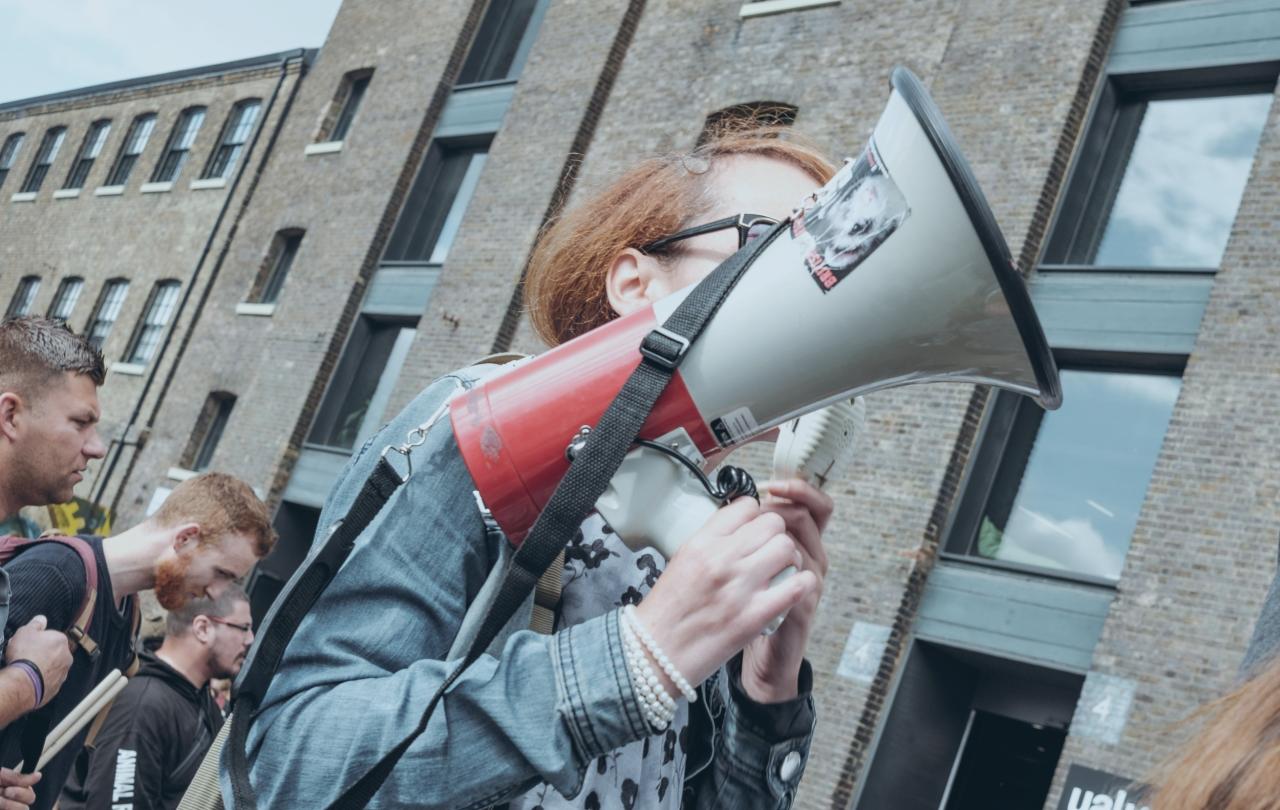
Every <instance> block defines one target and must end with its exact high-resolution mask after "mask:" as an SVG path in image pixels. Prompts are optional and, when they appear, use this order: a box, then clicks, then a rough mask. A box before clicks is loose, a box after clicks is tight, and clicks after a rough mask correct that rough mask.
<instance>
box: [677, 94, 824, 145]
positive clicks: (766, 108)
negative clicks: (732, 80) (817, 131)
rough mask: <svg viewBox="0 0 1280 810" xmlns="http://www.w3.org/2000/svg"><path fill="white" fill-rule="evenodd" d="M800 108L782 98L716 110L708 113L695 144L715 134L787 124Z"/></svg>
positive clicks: (712, 138)
mask: <svg viewBox="0 0 1280 810" xmlns="http://www.w3.org/2000/svg"><path fill="white" fill-rule="evenodd" d="M799 111H800V108H799V107H797V106H795V105H794V104H787V103H786V102H784V101H750V102H747V103H746V104H735V105H733V106H732V107H725V108H724V109H723V110H716V111H715V112H713V113H711V114H710V115H708V116H707V120H706V121H705V122H704V123H703V125H702V132H701V134H699V135H698V144H697V145H698V146H702V145H703V144H704V143H706V142H707V141H710V140H714V139H715V138H717V137H721V136H724V135H727V134H730V133H734V132H745V131H748V130H753V129H761V128H766V127H789V126H791V125H792V124H794V123H795V122H796V113H798V112H799Z"/></svg>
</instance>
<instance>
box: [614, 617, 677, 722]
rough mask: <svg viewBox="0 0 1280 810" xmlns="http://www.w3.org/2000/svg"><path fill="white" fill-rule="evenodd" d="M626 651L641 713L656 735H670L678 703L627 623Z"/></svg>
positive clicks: (624, 625) (623, 624) (625, 626)
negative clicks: (665, 732)
mask: <svg viewBox="0 0 1280 810" xmlns="http://www.w3.org/2000/svg"><path fill="white" fill-rule="evenodd" d="M620 626H621V628H622V651H623V654H624V655H625V656H626V659H627V670H628V672H630V674H631V682H632V684H633V685H634V687H635V692H636V700H637V702H638V703H639V704H640V713H641V714H642V715H643V716H644V720H645V724H646V725H648V727H649V730H650V731H652V732H654V733H655V734H656V733H658V732H662V731H666V729H667V727H668V726H669V725H671V721H672V720H674V719H675V716H676V702H675V700H673V699H672V698H671V695H669V694H667V689H666V687H665V686H663V685H662V683H661V682H660V681H659V680H658V676H657V673H655V672H654V670H653V665H652V664H650V663H649V657H648V656H647V655H645V652H644V647H643V646H642V645H641V644H640V639H638V638H637V637H636V635H635V633H633V632H632V630H631V627H630V626H628V624H627V622H625V621H624V622H621V623H620Z"/></svg>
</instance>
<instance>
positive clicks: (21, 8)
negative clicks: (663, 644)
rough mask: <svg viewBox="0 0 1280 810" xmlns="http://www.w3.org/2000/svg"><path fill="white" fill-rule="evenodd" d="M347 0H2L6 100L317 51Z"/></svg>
mask: <svg viewBox="0 0 1280 810" xmlns="http://www.w3.org/2000/svg"><path fill="white" fill-rule="evenodd" d="M339 5H341V0H218V2H207V1H206V2H197V0H0V102H4V101H12V100H14V99H20V98H28V97H31V96H39V95H44V94H45V93H56V92H59V91H62V90H71V89H74V88H77V87H85V86H88V85H93V84H101V83H103V82H112V81H117V80H119V79H130V78H135V77H138V76H147V75H150V74H153V73H166V72H168V71H171V70H182V69H183V68H189V67H198V66H200V65H209V64H214V63H217V62H228V61H231V60H233V59H243V58H245V57H249V56H260V55H262V54H267V53H274V52H276V51H284V50H289V49H291V48H298V47H307V48H315V47H319V46H320V45H321V44H323V43H324V38H325V34H326V33H328V31H329V26H330V24H331V23H332V22H333V18H334V15H336V14H337V12H338V6H339Z"/></svg>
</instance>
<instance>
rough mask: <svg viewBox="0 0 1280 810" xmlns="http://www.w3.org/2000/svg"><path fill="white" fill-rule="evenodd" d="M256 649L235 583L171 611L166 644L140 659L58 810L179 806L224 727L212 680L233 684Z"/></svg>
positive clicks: (159, 809) (149, 809) (160, 809)
mask: <svg viewBox="0 0 1280 810" xmlns="http://www.w3.org/2000/svg"><path fill="white" fill-rule="evenodd" d="M252 643H253V625H252V619H251V618H250V615H249V598H248V597H247V596H246V595H245V592H244V590H243V589H241V588H240V586H239V585H236V584H234V583H233V584H231V585H228V586H227V588H226V589H225V590H223V591H222V594H221V595H220V596H219V597H218V598H217V599H193V600H191V601H190V602H188V603H187V604H186V605H184V606H183V607H181V608H179V609H178V610H174V611H170V613H169V616H168V618H167V619H166V623H165V637H164V643H163V644H161V645H160V649H158V650H156V652H155V654H154V655H153V654H150V653H142V655H141V658H142V668H141V669H140V670H139V671H138V674H137V675H136V676H135V677H134V678H133V679H132V680H130V681H129V685H128V686H126V687H125V689H124V691H123V692H121V693H120V697H119V698H117V700H116V702H115V705H114V706H112V707H111V713H110V714H109V715H107V720H106V723H105V724H104V725H103V727H102V732H101V733H100V734H99V735H98V740H97V743H96V744H95V745H94V747H93V749H92V750H90V749H85V750H83V751H82V752H81V753H80V757H79V759H78V760H77V762H76V766H75V768H74V770H73V772H72V775H71V778H70V779H69V780H67V785H66V787H65V788H64V789H63V791H62V798H61V801H60V803H59V807H61V808H62V810H81V809H82V808H83V809H84V810H97V808H101V810H110V809H111V808H115V807H129V808H132V810H167V809H168V808H174V807H177V806H178V802H179V801H180V800H181V799H182V794H183V793H185V792H186V789H187V785H189V784H190V783H191V779H192V777H194V776H195V773H196V769H197V768H198V767H200V762H201V761H202V760H203V759H204V755H205V752H207V751H208V750H209V746H210V744H211V743H212V742H213V738H214V737H215V736H217V734H218V730H219V729H220V728H221V727H222V712H221V710H220V709H219V708H218V705H217V703H215V702H214V698H213V693H212V692H211V691H210V690H209V681H210V679H212V678H234V677H235V676H236V675H237V674H238V673H239V672H240V666H241V664H243V663H244V657H245V655H246V654H247V653H248V651H249V645H250V644H252Z"/></svg>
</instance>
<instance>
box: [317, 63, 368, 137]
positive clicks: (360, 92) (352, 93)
mask: <svg viewBox="0 0 1280 810" xmlns="http://www.w3.org/2000/svg"><path fill="white" fill-rule="evenodd" d="M373 72H374V69H373V68H361V69H359V70H352V71H349V72H347V73H346V74H345V75H344V76H343V77H342V83H341V85H340V86H339V90H338V98H335V99H334V109H335V110H337V116H336V117H335V118H334V120H333V125H332V126H331V127H329V128H328V130H327V131H326V133H325V137H324V141H327V142H338V141H345V140H346V138H347V135H348V134H350V132H351V125H352V123H354V121H355V118H356V116H357V115H359V114H360V107H361V106H362V105H363V103H364V97H365V96H366V95H367V94H368V92H369V85H370V83H372V81H373Z"/></svg>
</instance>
